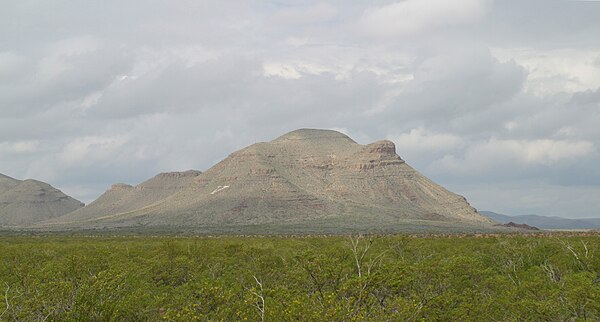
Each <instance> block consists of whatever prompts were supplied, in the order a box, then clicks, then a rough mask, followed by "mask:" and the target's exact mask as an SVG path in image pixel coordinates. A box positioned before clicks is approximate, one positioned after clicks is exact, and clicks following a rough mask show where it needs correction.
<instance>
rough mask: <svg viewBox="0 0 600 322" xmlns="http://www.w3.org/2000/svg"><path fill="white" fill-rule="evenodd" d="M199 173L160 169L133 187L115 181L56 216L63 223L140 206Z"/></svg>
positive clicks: (164, 195)
mask: <svg viewBox="0 0 600 322" xmlns="http://www.w3.org/2000/svg"><path fill="white" fill-rule="evenodd" d="M200 174H201V172H200V171H195V170H188V171H184V172H167V173H161V174H158V175H157V176H155V177H154V178H152V179H149V180H147V181H144V182H142V183H141V184H139V185H137V186H135V187H134V186H130V185H128V184H124V183H117V184H114V185H112V187H111V188H110V189H109V190H108V191H106V192H105V193H104V194H102V195H101V196H100V197H99V198H98V199H96V200H95V201H94V202H92V203H90V204H89V205H87V206H86V207H84V208H81V209H78V210H76V211H74V212H72V213H69V214H67V215H65V216H62V217H60V219H58V218H57V219H58V220H59V221H60V222H63V223H68V222H81V221H85V220H97V219H99V218H102V217H105V216H111V215H115V214H125V213H128V212H130V211H134V210H137V209H143V208H145V207H148V206H151V205H153V204H155V203H157V202H160V201H161V200H163V199H165V198H167V197H169V196H171V195H173V194H175V193H177V192H179V191H181V190H183V189H184V188H185V187H188V186H190V184H192V183H193V180H194V179H195V178H196V177H197V176H198V175H200ZM56 221H57V220H56V219H55V220H51V221H48V222H49V223H50V222H56Z"/></svg>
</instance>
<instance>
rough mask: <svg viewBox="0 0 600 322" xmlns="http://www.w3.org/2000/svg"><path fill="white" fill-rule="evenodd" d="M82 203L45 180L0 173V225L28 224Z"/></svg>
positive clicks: (72, 209) (73, 208) (62, 213)
mask: <svg viewBox="0 0 600 322" xmlns="http://www.w3.org/2000/svg"><path fill="white" fill-rule="evenodd" d="M83 206H84V205H83V203H81V202H80V201H78V200H75V199H73V198H71V197H69V196H67V195H65V194H64V193H62V192H61V191H60V190H58V189H56V188H54V187H52V186H50V185H49V184H47V183H44V182H41V181H37V180H31V179H28V180H23V181H21V180H17V179H13V178H11V177H8V176H6V175H3V174H0V227H15V226H28V225H31V224H34V223H38V222H40V221H44V220H48V219H51V218H55V217H58V216H62V215H64V214H67V213H69V212H72V211H74V210H76V209H79V208H81V207H83Z"/></svg>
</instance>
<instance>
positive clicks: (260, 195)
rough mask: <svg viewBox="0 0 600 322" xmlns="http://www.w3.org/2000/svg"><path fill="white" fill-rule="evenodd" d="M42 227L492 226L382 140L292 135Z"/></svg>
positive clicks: (110, 197)
mask: <svg viewBox="0 0 600 322" xmlns="http://www.w3.org/2000/svg"><path fill="white" fill-rule="evenodd" d="M184 173H185V172H184ZM47 224H48V226H60V225H65V224H68V225H71V226H74V227H87V228H99V227H140V226H143V227H151V226H155V227H184V228H186V229H192V228H193V229H200V230H205V231H211V229H217V230H219V231H237V232H243V231H247V230H248V229H250V228H248V227H263V228H261V229H266V228H264V227H271V228H270V229H272V231H271V232H283V231H295V232H328V233H335V232H341V231H369V230H380V231H381V230H386V231H400V230H410V229H411V227H417V226H418V227H421V226H431V225H434V226H440V227H454V228H457V227H458V228H460V229H463V228H464V227H475V226H477V227H491V225H492V222H491V221H490V220H489V219H487V218H485V217H483V216H481V215H479V214H478V213H477V212H476V210H475V209H474V208H472V207H471V206H470V205H469V204H468V203H467V202H466V200H465V198H464V197H462V196H459V195H456V194H454V193H452V192H450V191H448V190H446V189H444V188H443V187H441V186H439V185H437V184H435V183H434V182H432V181H431V180H429V179H427V178H426V177H424V176H423V175H421V174H420V173H418V172H417V171H416V170H414V169H413V168H411V167H410V166H409V165H408V164H406V162H404V160H402V159H401V158H400V156H399V155H398V154H396V147H395V145H394V143H393V142H391V141H389V140H381V141H377V142H374V143H371V144H368V145H361V144H358V143H356V142H355V141H354V140H352V139H350V138H349V137H348V136H347V135H345V134H342V133H339V132H336V131H332V130H314V129H300V130H296V131H292V132H290V133H287V134H285V135H282V136H280V137H278V138H277V139H275V140H273V141H270V142H262V143H257V144H253V145H251V146H248V147H246V148H244V149H242V150H239V151H237V152H234V153H232V154H230V155H229V156H228V157H227V158H225V159H224V160H222V161H221V162H219V163H218V164H216V165H214V166H213V167H211V168H210V169H208V170H207V171H205V172H203V173H199V172H192V173H188V174H185V175H184V174H183V173H178V174H175V175H173V174H160V175H157V176H155V177H154V178H152V179H150V180H148V181H146V182H144V183H142V184H139V185H137V186H135V187H133V189H128V190H126V191H125V192H121V193H117V192H115V191H111V190H109V191H107V192H106V193H105V194H104V195H102V196H101V197H100V198H98V199H97V200H96V201H94V202H93V203H91V204H90V205H88V206H87V207H85V208H82V209H80V210H78V211H75V212H73V213H71V214H68V215H66V216H63V217H61V218H58V219H56V220H54V221H52V222H49V223H47ZM252 229H254V228H252ZM257 229H258V228H257Z"/></svg>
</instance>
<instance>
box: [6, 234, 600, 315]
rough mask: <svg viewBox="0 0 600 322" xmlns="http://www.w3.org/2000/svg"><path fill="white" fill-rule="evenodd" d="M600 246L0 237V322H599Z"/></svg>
mask: <svg viewBox="0 0 600 322" xmlns="http://www.w3.org/2000/svg"><path fill="white" fill-rule="evenodd" d="M599 272H600V235H597V234H595V235H594V234H579V235H577V234H564V233H561V234H558V233H554V234H538V235H453V236H426V235H422V236H410V235H385V236H374V235H372V236H369V235H363V236H356V235H355V236H322V237H319V236H310V237H308V236H296V237H291V236H287V237H284V236H270V237H260V236H253V237H232V236H230V237H225V236H220V237H168V236H160V237H150V236H82V235H73V236H66V235H46V236H36V235H33V236H22V235H8V234H5V235H4V237H0V320H2V321H17V320H27V321H43V320H46V321H82V320H87V321H109V320H120V321H138V320H144V321H148V320H150V321H156V320H168V321H191V320H229V321H233V320H249V321H265V320H266V321H298V320H299V321H323V320H333V321H348V320H373V321H383V320H403V321H416V320H419V321H422V320H426V321H431V320H460V321H474V320H477V321H513V320H533V321H541V320H544V321H565V320H567V321H569V320H595V321H597V320H600V278H599V275H598V273H599Z"/></svg>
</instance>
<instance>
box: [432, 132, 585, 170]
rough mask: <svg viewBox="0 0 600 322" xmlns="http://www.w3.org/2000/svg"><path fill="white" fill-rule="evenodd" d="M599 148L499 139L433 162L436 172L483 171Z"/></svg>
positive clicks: (548, 161)
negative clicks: (458, 154)
mask: <svg viewBox="0 0 600 322" xmlns="http://www.w3.org/2000/svg"><path fill="white" fill-rule="evenodd" d="M595 151H596V148H595V146H594V144H593V143H592V142H589V141H582V140H580V141H574V140H550V139H540V140H510V139H496V138H491V139H490V140H487V141H484V142H480V143H472V144H470V145H469V147H468V148H467V150H466V151H465V153H464V156H462V157H456V156H454V155H451V154H449V155H446V156H444V157H443V158H442V159H439V160H437V161H434V162H433V163H432V164H431V165H430V169H431V170H432V171H433V172H436V173H441V172H446V171H451V172H453V173H454V174H455V175H472V176H473V175H475V176H477V175H481V174H482V173H485V172H490V171H491V172H499V171H500V170H502V169H506V168H512V169H513V170H515V171H516V170H517V169H519V168H521V167H523V166H551V165H554V164H557V163H561V162H570V161H574V160H578V159H581V158H586V157H589V156H591V155H592V154H593V153H594V152H595Z"/></svg>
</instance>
